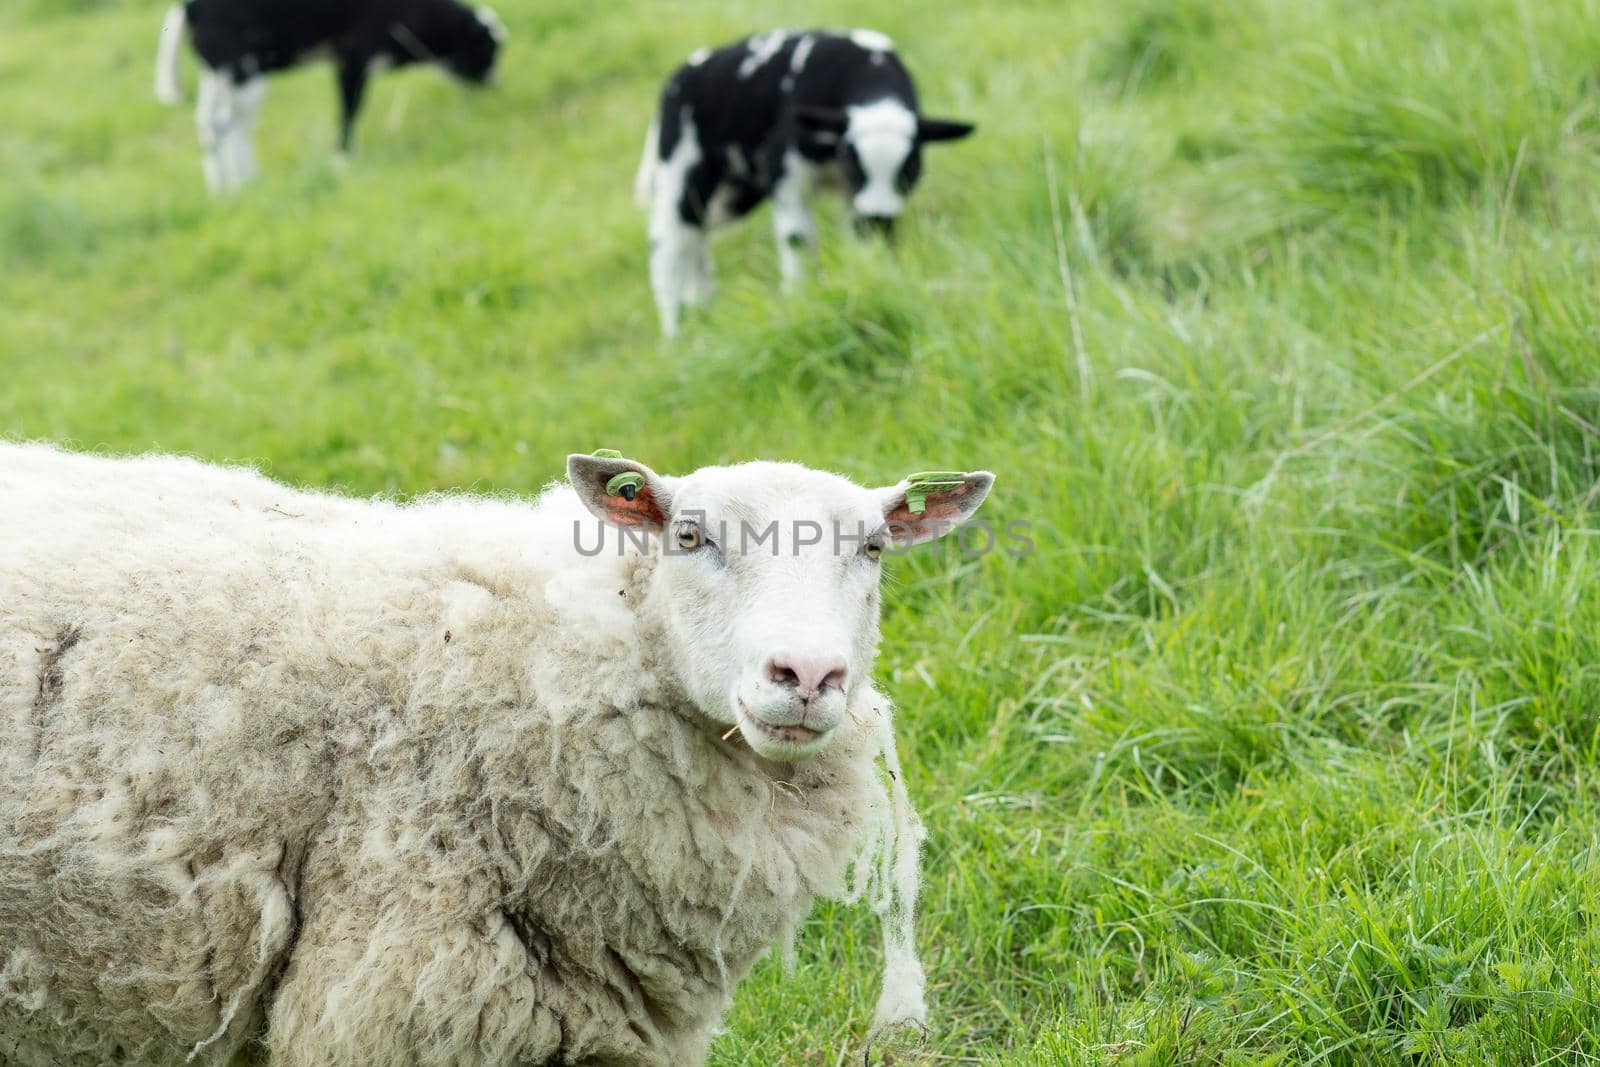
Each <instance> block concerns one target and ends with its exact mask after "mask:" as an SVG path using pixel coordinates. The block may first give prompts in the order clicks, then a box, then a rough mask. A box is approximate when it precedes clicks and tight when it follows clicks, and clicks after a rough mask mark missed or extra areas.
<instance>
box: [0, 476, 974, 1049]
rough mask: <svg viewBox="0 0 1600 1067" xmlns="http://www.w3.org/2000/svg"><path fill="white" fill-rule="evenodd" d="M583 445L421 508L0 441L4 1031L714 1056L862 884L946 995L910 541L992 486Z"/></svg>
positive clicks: (36, 1042) (910, 965)
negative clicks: (506, 483)
mask: <svg viewBox="0 0 1600 1067" xmlns="http://www.w3.org/2000/svg"><path fill="white" fill-rule="evenodd" d="M567 469H568V477H569V481H570V487H566V486H563V487H552V488H551V489H549V490H547V491H546V493H545V494H544V495H543V496H541V497H540V498H539V499H538V501H537V502H535V503H532V504H528V503H523V502H519V501H513V500H494V499H485V498H474V497H466V496H435V497H430V498H427V499H425V500H422V501H420V502H417V503H414V504H409V505H404V506H402V505H399V504H394V503H390V502H385V501H358V500H350V499H344V498H340V497H335V496H328V495H323V494H318V493H311V492H301V491H297V490H293V489H288V488H285V487H283V486H281V485H278V484H275V483H273V482H271V481H268V480H267V479H265V478H263V477H261V476H260V475H258V474H256V473H254V472H252V471H247V470H238V469H226V468H220V467H215V466H210V465H207V464H203V463H199V462H196V461H193V460H188V459H180V458H172V457H163V456H147V457H140V458H132V459H108V458H101V457H94V456H84V455H75V454H70V453H66V452H62V451H58V450H56V449H53V448H49V447H45V446H37V445H0V500H4V501H5V502H6V506H5V507H4V508H0V1063H5V1064H9V1065H45V1064H49V1065H52V1067H54V1065H60V1064H85V1065H87V1064H104V1063H113V1062H115V1063H139V1064H175V1063H178V1062H181V1061H185V1060H188V1061H192V1062H199V1063H210V1064H224V1063H227V1062H228V1061H229V1060H230V1058H231V1057H233V1056H234V1055H235V1054H237V1053H238V1052H239V1051H240V1050H241V1049H244V1048H245V1047H246V1046H250V1045H252V1044H254V1043H257V1042H259V1043H260V1044H261V1045H264V1047H265V1049H266V1050H267V1051H268V1053H269V1055H270V1058H271V1063H272V1064H273V1065H274V1067H357V1065H360V1067H390V1065H393V1067H400V1065H412V1064H452V1065H458V1067H475V1065H489V1064H494V1065H510V1064H513V1063H515V1064H545V1063H548V1064H555V1063H561V1064H572V1065H577V1064H583V1065H590V1067H599V1065H650V1067H656V1065H659V1067H668V1065H673V1067H681V1065H686V1064H698V1063H701V1062H702V1061H703V1059H704V1057H705V1055H706V1050H707V1045H708V1043H709V1041H710V1038H711V1035H712V1033H713V1030H714V1028H715V1027H716V1025H717V1023H718V1020H719V1019H720V1017H721V1015H722V1013H723V1012H724V1010H725V1009H726V1007H727V1005H728V1003H729V1001H730V999H731V995H732V991H733V988H734V985H735V983H736V982H738V980H739V979H740V978H741V977H742V976H743V975H744V974H745V973H746V972H747V971H749V969H750V968H751V966H752V965H753V964H754V963H755V961H756V960H757V959H758V958H759V957H760V956H761V955H762V954H763V953H765V952H766V951H767V950H768V949H769V947H770V946H772V945H773V944H775V943H778V944H784V943H786V939H787V938H788V937H789V936H790V934H791V932H792V931H793V930H794V928H795V926H796V924H797V923H798V922H799V921H800V920H801V919H802V918H803V917H804V916H805V915H806V913H807V911H808V910H809V908H810V906H811V902H812V900H813V898H815V897H817V896H830V897H843V898H845V899H849V898H851V896H852V895H853V894H855V893H861V892H866V893H869V894H870V895H871V899H872V900H873V902H874V904H875V906H877V907H878V908H879V910H880V911H881V912H882V914H883V917H884V924H885V933H886V938H887V944H886V957H887V973H886V977H885V984H884V990H883V995H882V997H881V999H880V1001H879V1005H878V1014H877V1024H878V1025H888V1024H892V1023H896V1022H899V1021H902V1020H919V1019H920V1018H921V1017H922V1015H923V1011H924V1008H923V982H922V972H921V969H920V966H919V965H918V962H917V957H916V954H915V951H914V948H913V944H912V938H911V911H912V907H913V905H914V899H915V893H916V884H917V842H918V838H919V834H920V830H919V828H918V826H917V823H916V819H915V816H914V815H913V814H912V813H911V810H910V807H909V803H908V801H907V798H906V794H905V787H904V784H903V781H902V779H903V775H900V774H899V773H898V763H897V761H896V757H895V752H894V745H893V735H892V732H891V728H890V725H891V724H890V718H889V715H890V708H889V704H888V702H887V701H886V700H885V699H884V698H883V697H882V696H880V695H879V694H878V693H877V692H876V690H875V689H874V688H873V685H872V683H871V681H870V680H869V673H870V670H871V666H872V662H873V657H874V653H875V648H876V645H877V643H878V613H879V568H880V562H879V557H880V556H881V555H883V554H884V553H885V552H886V551H889V550H892V549H896V548H898V547H899V546H902V545H908V544H910V543H913V542H917V541H922V540H926V539H929V538H932V537H937V536H939V535H940V534H943V533H944V532H946V531H947V530H949V529H951V528H952V527H953V526H955V525H956V524H958V523H960V522H962V521H964V520H965V519H966V518H967V517H968V516H969V515H971V513H972V512H973V510H974V509H975V508H976V507H977V506H978V505H979V503H980V502H981V501H982V500H983V498H984V496H985V494H986V493H987V492H988V489H989V486H990V484H991V482H992V480H993V479H992V477H991V476H990V475H989V474H987V473H975V474H969V475H964V476H960V475H958V476H941V479H942V480H935V481H933V482H929V481H927V480H922V481H918V480H913V481H911V482H909V483H902V484H901V485H899V486H896V487H893V488H889V489H875V490H869V489H862V488H860V487H858V486H856V485H854V484H853V483H851V482H849V481H846V480H845V479H843V478H841V477H838V476H836V475H832V474H824V473H820V472H818V471H813V470H808V469H806V468H804V467H799V466H794V465H791V464H778V463H750V464H745V465H741V466H734V467H712V468H706V469H703V470H699V471H696V472H694V473H692V474H689V475H685V476H683V477H665V476H662V475H658V474H655V473H654V472H652V471H651V470H650V469H649V468H647V467H645V466H643V465H642V464H639V463H635V462H633V461H631V460H627V459H623V458H620V457H617V456H615V454H596V455H593V456H588V455H575V456H572V457H570V458H569V460H568V468H567ZM886 519H887V520H889V521H888V523H887V524H886V523H885V520H886ZM824 531H827V532H826V534H825V533H824Z"/></svg>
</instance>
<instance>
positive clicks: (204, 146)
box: [194, 70, 233, 193]
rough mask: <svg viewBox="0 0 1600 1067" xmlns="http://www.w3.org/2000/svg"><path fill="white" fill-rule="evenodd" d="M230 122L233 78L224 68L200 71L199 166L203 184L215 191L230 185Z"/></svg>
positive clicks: (196, 113) (196, 120)
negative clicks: (202, 173) (204, 181)
mask: <svg viewBox="0 0 1600 1067" xmlns="http://www.w3.org/2000/svg"><path fill="white" fill-rule="evenodd" d="M232 124H233V81H232V78H231V77H230V76H229V75H228V74H227V73H226V72H224V71H215V70H203V71H201V72H200V92H199V95H198V96H197V98H196V100H195V106H194V126H195V132H196V133H197V134H198V135H199V137H200V153H201V156H200V167H201V170H202V171H203V172H204V173H205V176H206V187H207V188H208V189H210V190H211V191H212V192H214V193H220V192H226V191H227V189H228V187H229V179H230V174H229V167H228V162H227V158H226V157H227V152H228V138H229V133H230V129H231V127H232Z"/></svg>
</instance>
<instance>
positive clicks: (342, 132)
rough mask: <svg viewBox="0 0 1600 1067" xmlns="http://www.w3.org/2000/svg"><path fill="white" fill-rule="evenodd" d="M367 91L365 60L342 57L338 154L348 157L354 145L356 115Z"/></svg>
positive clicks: (355, 57)
mask: <svg viewBox="0 0 1600 1067" xmlns="http://www.w3.org/2000/svg"><path fill="white" fill-rule="evenodd" d="M366 91H367V59H366V57H364V56H348V55H347V56H342V57H340V59H339V154H340V155H343V156H348V155H349V154H350V149H351V148H352V147H353V146H354V145H355V138H356V115H357V114H358V113H359V112H360V111H361V99H362V97H363V96H365V95H366Z"/></svg>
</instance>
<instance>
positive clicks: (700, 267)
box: [650, 180, 711, 337]
mask: <svg viewBox="0 0 1600 1067" xmlns="http://www.w3.org/2000/svg"><path fill="white" fill-rule="evenodd" d="M661 184H662V185H663V186H670V185H672V184H674V183H673V182H670V181H664V182H662V183H661ZM676 184H677V185H678V187H679V192H678V194H677V195H676V196H672V195H669V193H668V192H667V191H665V190H663V189H661V188H658V189H657V190H656V198H655V204H654V206H653V207H652V209H651V213H650V288H651V289H652V290H653V291H654V292H655V297H656V310H657V311H658V312H659V313H660V315H661V332H662V333H664V334H666V335H667V336H668V337H675V336H677V333H678V311H679V309H680V308H681V307H682V305H683V303H684V301H685V299H686V297H687V296H688V295H689V293H690V291H691V290H692V288H693V287H694V283H695V280H696V278H697V276H698V275H699V274H700V273H701V272H702V271H704V270H709V269H710V254H711V253H710V250H709V248H708V247H707V245H708V243H709V242H708V239H707V236H706V232H705V230H704V229H703V228H702V227H700V226H698V225H695V224H694V223H690V222H686V221H684V219H683V215H682V213H681V212H680V211H679V208H678V205H679V202H680V201H681V200H682V191H681V190H682V181H681V180H679V181H678V182H677V183H676Z"/></svg>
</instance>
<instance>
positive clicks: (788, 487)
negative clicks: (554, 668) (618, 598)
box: [567, 455, 994, 761]
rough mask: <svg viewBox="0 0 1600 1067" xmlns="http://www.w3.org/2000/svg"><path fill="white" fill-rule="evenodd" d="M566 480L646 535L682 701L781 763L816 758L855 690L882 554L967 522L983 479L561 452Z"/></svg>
mask: <svg viewBox="0 0 1600 1067" xmlns="http://www.w3.org/2000/svg"><path fill="white" fill-rule="evenodd" d="M567 475H568V478H569V479H570V480H571V482H572V486H573V488H574V489H575V490H576V491H577V493H578V496H579V498H580V499H582V501H583V502H584V504H585V505H586V506H587V507H588V508H589V510H590V511H592V512H593V513H594V514H595V515H596V516H598V517H599V518H600V519H601V520H603V521H605V522H608V523H612V524H615V525H617V526H621V527H625V528H628V529H631V530H635V531H644V532H647V533H650V534H652V535H658V536H653V537H652V539H651V544H652V551H655V552H659V553H660V559H659V561H658V562H657V563H656V565H655V568H654V570H653V571H652V572H651V576H650V583H651V588H650V592H649V598H650V601H651V602H652V603H653V604H655V605H657V606H658V608H659V611H658V614H659V616H660V617H661V619H662V620H663V624H664V627H665V630H666V638H667V640H666V643H667V646H668V649H667V652H668V656H669V658H670V662H671V666H672V668H673V670H674V671H675V673H676V674H677V676H678V678H677V680H678V681H679V683H680V684H681V686H682V688H683V690H684V692H685V693H686V694H688V696H689V698H690V700H692V701H693V702H694V704H695V705H696V707H698V708H699V710H700V712H701V713H702V714H704V715H705V716H706V717H707V718H709V719H710V720H712V721H713V722H715V723H718V724H723V725H737V726H738V729H739V731H740V733H741V734H743V736H744V738H745V740H746V741H748V742H749V744H750V747H751V748H753V749H754V750H755V751H756V752H758V753H760V754H761V755H763V756H766V757H768V758H770V759H775V760H786V761H795V760H803V759H806V758H808V757H810V756H813V755H815V754H816V753H817V752H819V751H821V750H822V748H823V747H824V746H825V745H826V744H827V743H828V739H829V737H830V736H831V734H832V733H833V730H834V728H835V727H837V726H838V725H839V723H840V721H841V720H842V719H843V718H844V716H845V714H846V708H847V707H848V706H849V704H850V701H851V698H852V697H853V695H854V694H855V693H856V692H857V690H858V689H860V688H861V687H862V686H863V685H865V684H867V678H868V675H869V673H870V671H871V667H872V661H873V658H874V656H875V655H876V653H877V646H878V614H879V599H880V598H879V583H880V576H881V567H882V562H881V561H882V558H883V557H884V555H886V554H892V553H894V552H895V551H897V550H899V549H901V548H905V547H909V546H910V545H912V544H915V543H917V542H920V541H927V540H931V539H933V538H935V537H939V536H941V535H943V534H945V533H948V532H949V531H950V530H952V529H954V528H955V527H957V526H958V525H960V524H961V523H962V522H964V521H966V519H967V518H968V517H970V516H971V515H972V513H973V512H974V511H976V510H977V507H978V505H979V504H981V503H982V502H983V498H984V497H985V496H986V495H987V494H988V492H989V486H990V485H991V484H992V483H993V481H994V476H993V475H991V474H989V473H987V472H984V471H979V472H975V473H972V474H966V475H959V476H955V477H952V478H947V479H944V480H942V481H936V482H934V483H932V484H925V483H915V484H913V483H907V482H902V483H900V484H899V485H895V486H890V487H887V488H883V489H864V488H862V487H861V486H858V485H856V484H854V483H853V482H851V481H849V480H848V479H845V478H841V477H839V476H838V475H834V474H826V473H824V472H822V471H815V470H810V469H808V468H805V467H800V466H796V465H794V464H788V463H745V464H740V465H738V466H733V467H706V468H702V469H701V470H698V471H695V472H694V473H692V474H688V475H684V476H682V477H676V478H674V477H666V476H663V475H659V474H656V473H655V472H654V471H652V470H651V469H650V468H648V467H646V466H645V465H644V464H642V463H637V462H635V461H633V460H630V459H624V458H621V457H618V456H610V455H602V456H590V455H574V456H570V457H568V459H567ZM908 497H909V499H908Z"/></svg>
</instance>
